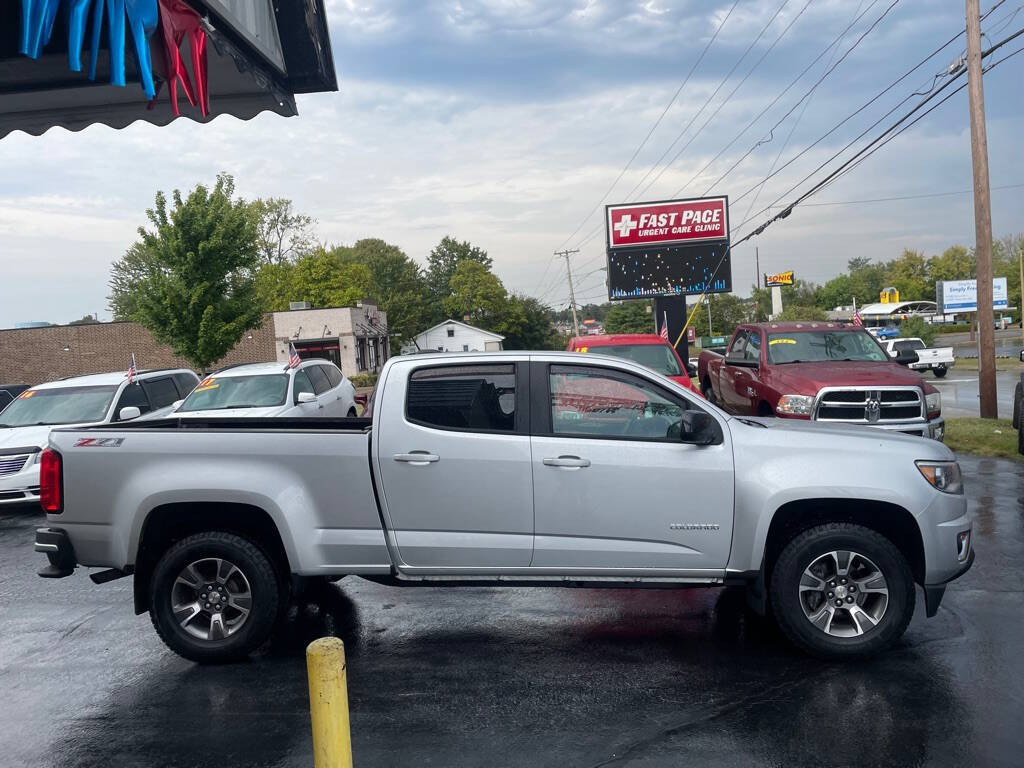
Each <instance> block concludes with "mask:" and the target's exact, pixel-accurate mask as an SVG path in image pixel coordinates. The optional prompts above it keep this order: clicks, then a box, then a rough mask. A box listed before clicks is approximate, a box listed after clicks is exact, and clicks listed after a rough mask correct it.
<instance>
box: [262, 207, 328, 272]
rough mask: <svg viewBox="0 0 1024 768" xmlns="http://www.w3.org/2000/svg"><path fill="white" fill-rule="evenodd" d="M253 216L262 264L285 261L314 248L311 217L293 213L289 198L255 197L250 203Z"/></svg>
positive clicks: (314, 240) (314, 239)
mask: <svg viewBox="0 0 1024 768" xmlns="http://www.w3.org/2000/svg"><path fill="white" fill-rule="evenodd" d="M249 207H250V209H251V210H252V213H253V216H255V218H256V229H257V233H258V234H257V241H256V244H257V247H258V248H259V252H260V257H261V259H262V261H263V263H264V264H285V263H287V262H289V261H295V260H296V259H297V258H298V257H299V256H302V255H304V254H306V253H309V252H310V251H312V250H313V249H314V248H315V247H316V244H317V243H316V238H315V237H314V235H313V225H314V224H315V223H316V220H315V219H314V218H312V217H311V216H306V215H304V214H301V213H296V212H295V210H294V209H293V207H292V201H291V200H285V199H284V198H280V197H269V198H267V199H266V200H262V199H258V200H254V201H253V202H251V203H250V204H249Z"/></svg>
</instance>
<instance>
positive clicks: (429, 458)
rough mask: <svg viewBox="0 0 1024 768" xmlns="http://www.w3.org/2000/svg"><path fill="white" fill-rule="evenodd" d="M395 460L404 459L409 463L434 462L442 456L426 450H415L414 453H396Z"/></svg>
mask: <svg viewBox="0 0 1024 768" xmlns="http://www.w3.org/2000/svg"><path fill="white" fill-rule="evenodd" d="M394 458H395V461H404V462H405V463H407V464H417V465H422V464H433V463H434V462H436V461H440V460H441V457H440V456H438V455H436V454H433V453H427V452H426V451H413V452H412V453H396V454H395V457H394Z"/></svg>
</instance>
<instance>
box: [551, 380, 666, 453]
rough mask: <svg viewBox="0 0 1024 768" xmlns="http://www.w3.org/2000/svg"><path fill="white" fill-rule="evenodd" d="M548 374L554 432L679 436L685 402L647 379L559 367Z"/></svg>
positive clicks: (657, 437) (641, 437) (655, 437)
mask: <svg viewBox="0 0 1024 768" xmlns="http://www.w3.org/2000/svg"><path fill="white" fill-rule="evenodd" d="M548 378H549V382H550V386H551V431H552V433H554V434H555V435H558V436H566V437H568V436H574V437H611V438H616V437H617V438H633V439H636V440H644V439H647V440H666V439H675V440H678V439H679V436H680V430H681V422H682V418H683V412H684V411H685V410H686V406H685V404H683V403H682V402H680V401H678V400H675V399H672V398H670V397H669V396H667V395H666V394H664V393H662V392H661V390H659V389H657V388H656V387H655V386H654V385H652V384H650V383H649V382H646V381H644V380H643V379H640V378H637V377H635V376H630V375H629V374H620V373H614V372H610V371H603V370H597V369H587V368H579V367H575V366H560V365H553V366H551V373H550V374H549V377H548Z"/></svg>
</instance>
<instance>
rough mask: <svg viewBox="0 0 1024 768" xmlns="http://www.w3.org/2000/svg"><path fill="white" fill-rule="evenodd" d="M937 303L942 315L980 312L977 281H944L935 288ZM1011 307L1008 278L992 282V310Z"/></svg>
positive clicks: (998, 278)
mask: <svg viewBox="0 0 1024 768" xmlns="http://www.w3.org/2000/svg"><path fill="white" fill-rule="evenodd" d="M935 294H936V296H935V303H936V304H938V305H939V306H938V310H939V312H940V313H942V314H947V315H949V314H953V313H956V312H977V311H978V281H977V280H944V281H942V282H940V283H937V284H936V286H935ZM1009 306H1010V303H1009V300H1008V297H1007V289H1006V278H1005V277H997V278H994V279H993V280H992V309H1006V308H1008V307H1009Z"/></svg>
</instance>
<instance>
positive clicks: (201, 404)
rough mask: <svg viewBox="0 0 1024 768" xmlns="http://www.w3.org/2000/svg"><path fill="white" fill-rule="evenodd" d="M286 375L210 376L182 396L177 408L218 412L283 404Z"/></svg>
mask: <svg viewBox="0 0 1024 768" xmlns="http://www.w3.org/2000/svg"><path fill="white" fill-rule="evenodd" d="M287 395H288V375H287V374H285V373H277V374H273V375H270V376H267V375H263V376H260V375H256V376H225V377H224V378H220V379H218V378H217V377H216V376H209V377H207V378H205V379H203V381H202V382H201V383H200V384H199V386H198V387H196V388H195V389H193V390H192V394H190V395H189V396H188V397H186V398H185V402H184V403H182V404H181V408H179V409H178V410H179V411H219V410H223V409H227V408H268V407H271V406H275V405H284V399H285V397H286V396H287Z"/></svg>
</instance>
